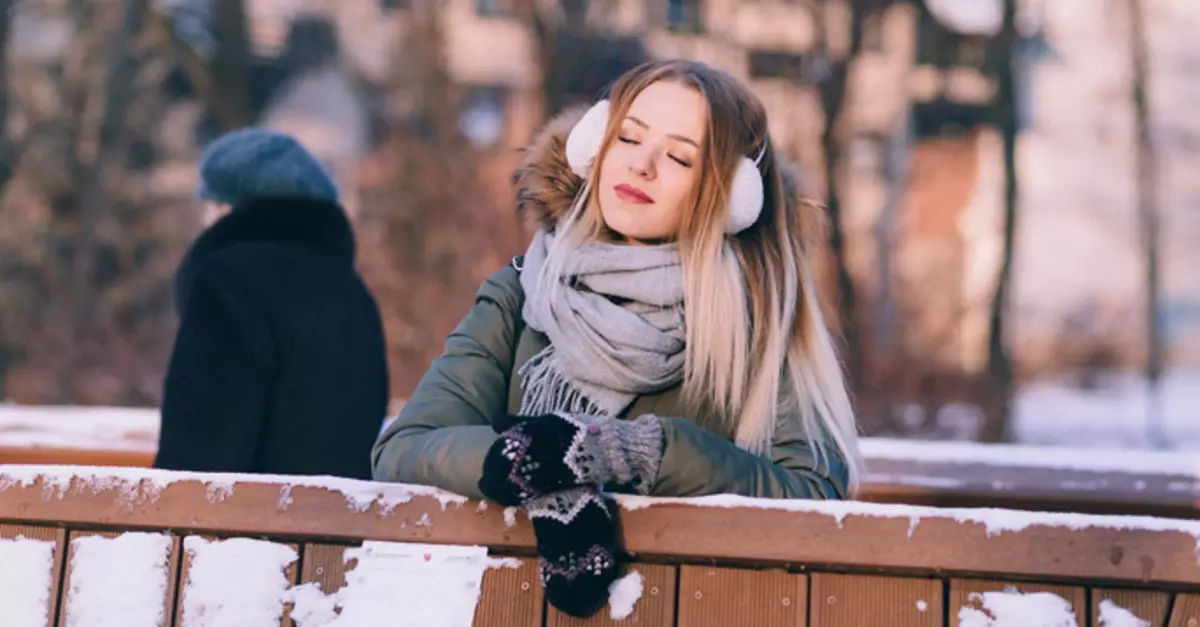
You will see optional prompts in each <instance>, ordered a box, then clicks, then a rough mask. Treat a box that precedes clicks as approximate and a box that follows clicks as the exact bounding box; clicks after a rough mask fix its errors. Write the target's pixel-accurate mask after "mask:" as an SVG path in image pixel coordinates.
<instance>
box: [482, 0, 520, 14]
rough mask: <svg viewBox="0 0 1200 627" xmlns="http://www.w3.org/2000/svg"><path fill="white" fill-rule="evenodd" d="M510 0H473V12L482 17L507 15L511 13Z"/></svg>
mask: <svg viewBox="0 0 1200 627" xmlns="http://www.w3.org/2000/svg"><path fill="white" fill-rule="evenodd" d="M512 4H513V3H512V0H475V12H476V13H478V14H479V15H481V16H483V17H507V16H510V15H512V14H513V6H512Z"/></svg>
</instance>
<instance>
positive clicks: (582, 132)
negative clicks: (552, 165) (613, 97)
mask: <svg viewBox="0 0 1200 627" xmlns="http://www.w3.org/2000/svg"><path fill="white" fill-rule="evenodd" d="M607 129H608V101H607V100H601V101H600V102H597V103H596V104H594V105H592V108H591V109H588V111H587V113H585V114H583V117H582V118H579V121H578V122H576V123H575V126H574V128H572V129H571V134H570V135H567V148H566V153H567V164H568V165H570V166H571V171H572V172H574V173H575V174H577V175H579V176H580V177H581V178H585V179H586V178H587V177H588V174H589V173H590V172H591V169H592V162H593V161H594V160H595V159H596V155H598V154H600V145H601V144H602V143H603V142H604V131H605V130H607Z"/></svg>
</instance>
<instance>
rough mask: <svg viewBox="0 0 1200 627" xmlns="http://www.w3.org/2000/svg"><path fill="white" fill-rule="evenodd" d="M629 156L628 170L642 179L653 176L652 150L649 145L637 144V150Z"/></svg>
mask: <svg viewBox="0 0 1200 627" xmlns="http://www.w3.org/2000/svg"><path fill="white" fill-rule="evenodd" d="M631 157H632V158H631V159H630V160H629V171H630V172H632V173H634V174H635V175H637V176H639V177H641V178H644V179H652V178H654V151H653V150H652V149H651V148H650V147H649V146H646V145H645V144H643V145H641V146H638V150H636V151H635V152H634V154H633V155H631Z"/></svg>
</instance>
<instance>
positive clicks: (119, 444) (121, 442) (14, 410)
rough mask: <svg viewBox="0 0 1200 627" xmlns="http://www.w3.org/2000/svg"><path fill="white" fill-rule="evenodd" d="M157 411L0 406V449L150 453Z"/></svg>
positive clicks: (155, 443)
mask: <svg viewBox="0 0 1200 627" xmlns="http://www.w3.org/2000/svg"><path fill="white" fill-rule="evenodd" d="M159 421H160V415H159V410H158V409H141V408H134V407H84V406H29V405H13V404H11V403H0V447H6V448H7V447H11V448H43V447H47V448H75V449H86V450H116V451H129V452H135V453H153V452H154V451H156V450H157V449H158V429H159Z"/></svg>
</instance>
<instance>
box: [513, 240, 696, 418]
mask: <svg viewBox="0 0 1200 627" xmlns="http://www.w3.org/2000/svg"><path fill="white" fill-rule="evenodd" d="M553 245H554V236H553V235H552V234H550V233H548V232H546V231H545V230H539V231H538V232H537V234H536V235H535V236H534V238H533V242H532V243H531V244H530V245H529V250H528V251H526V253H525V260H524V266H523V268H522V271H521V287H522V288H523V289H524V291H525V306H524V309H523V311H522V316H523V317H524V319H525V324H526V325H528V326H530V327H532V328H533V329H534V330H536V331H539V332H541V333H543V334H545V335H546V336H547V337H548V338H549V340H550V344H549V346H547V347H546V348H545V349H544V350H542V351H541V352H539V353H538V354H537V355H534V356H533V357H532V358H531V359H530V360H529V361H528V362H526V363H525V365H524V366H522V367H521V370H520V372H519V374H520V376H521V379H522V383H521V385H522V389H523V396H522V403H521V412H520V413H521V414H522V415H526V416H532V415H539V414H546V413H553V412H569V413H575V414H588V415H609V416H614V415H617V414H619V413H620V412H621V411H622V410H624V409H625V407H627V406H628V405H629V404H630V403H631V402H633V400H634V399H635V398H637V396H639V395H641V394H647V393H653V392H659V391H662V390H664V389H667V388H669V387H671V386H673V385H675V384H677V383H679V382H680V381H681V380H682V379H683V362H684V351H683V349H684V321H683V269H682V267H681V265H680V261H679V253H678V252H677V249H676V247H675V246H674V245H671V244H669V245H662V246H631V245H625V244H616V243H608V242H593V243H589V244H585V245H584V246H582V247H581V248H579V249H577V250H573V251H571V254H570V261H569V263H568V266H569V267H568V271H567V272H566V274H567V276H564V277H561V278H559V279H557V280H559V281H562V282H563V284H564V285H563V286H564V289H562V290H558V292H557V297H551V296H550V295H548V294H543V293H541V290H540V289H539V287H538V279H539V275H540V274H541V269H542V267H543V266H544V264H545V261H546V256H547V254H548V253H549V251H550V249H551V247H552V246H553Z"/></svg>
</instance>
